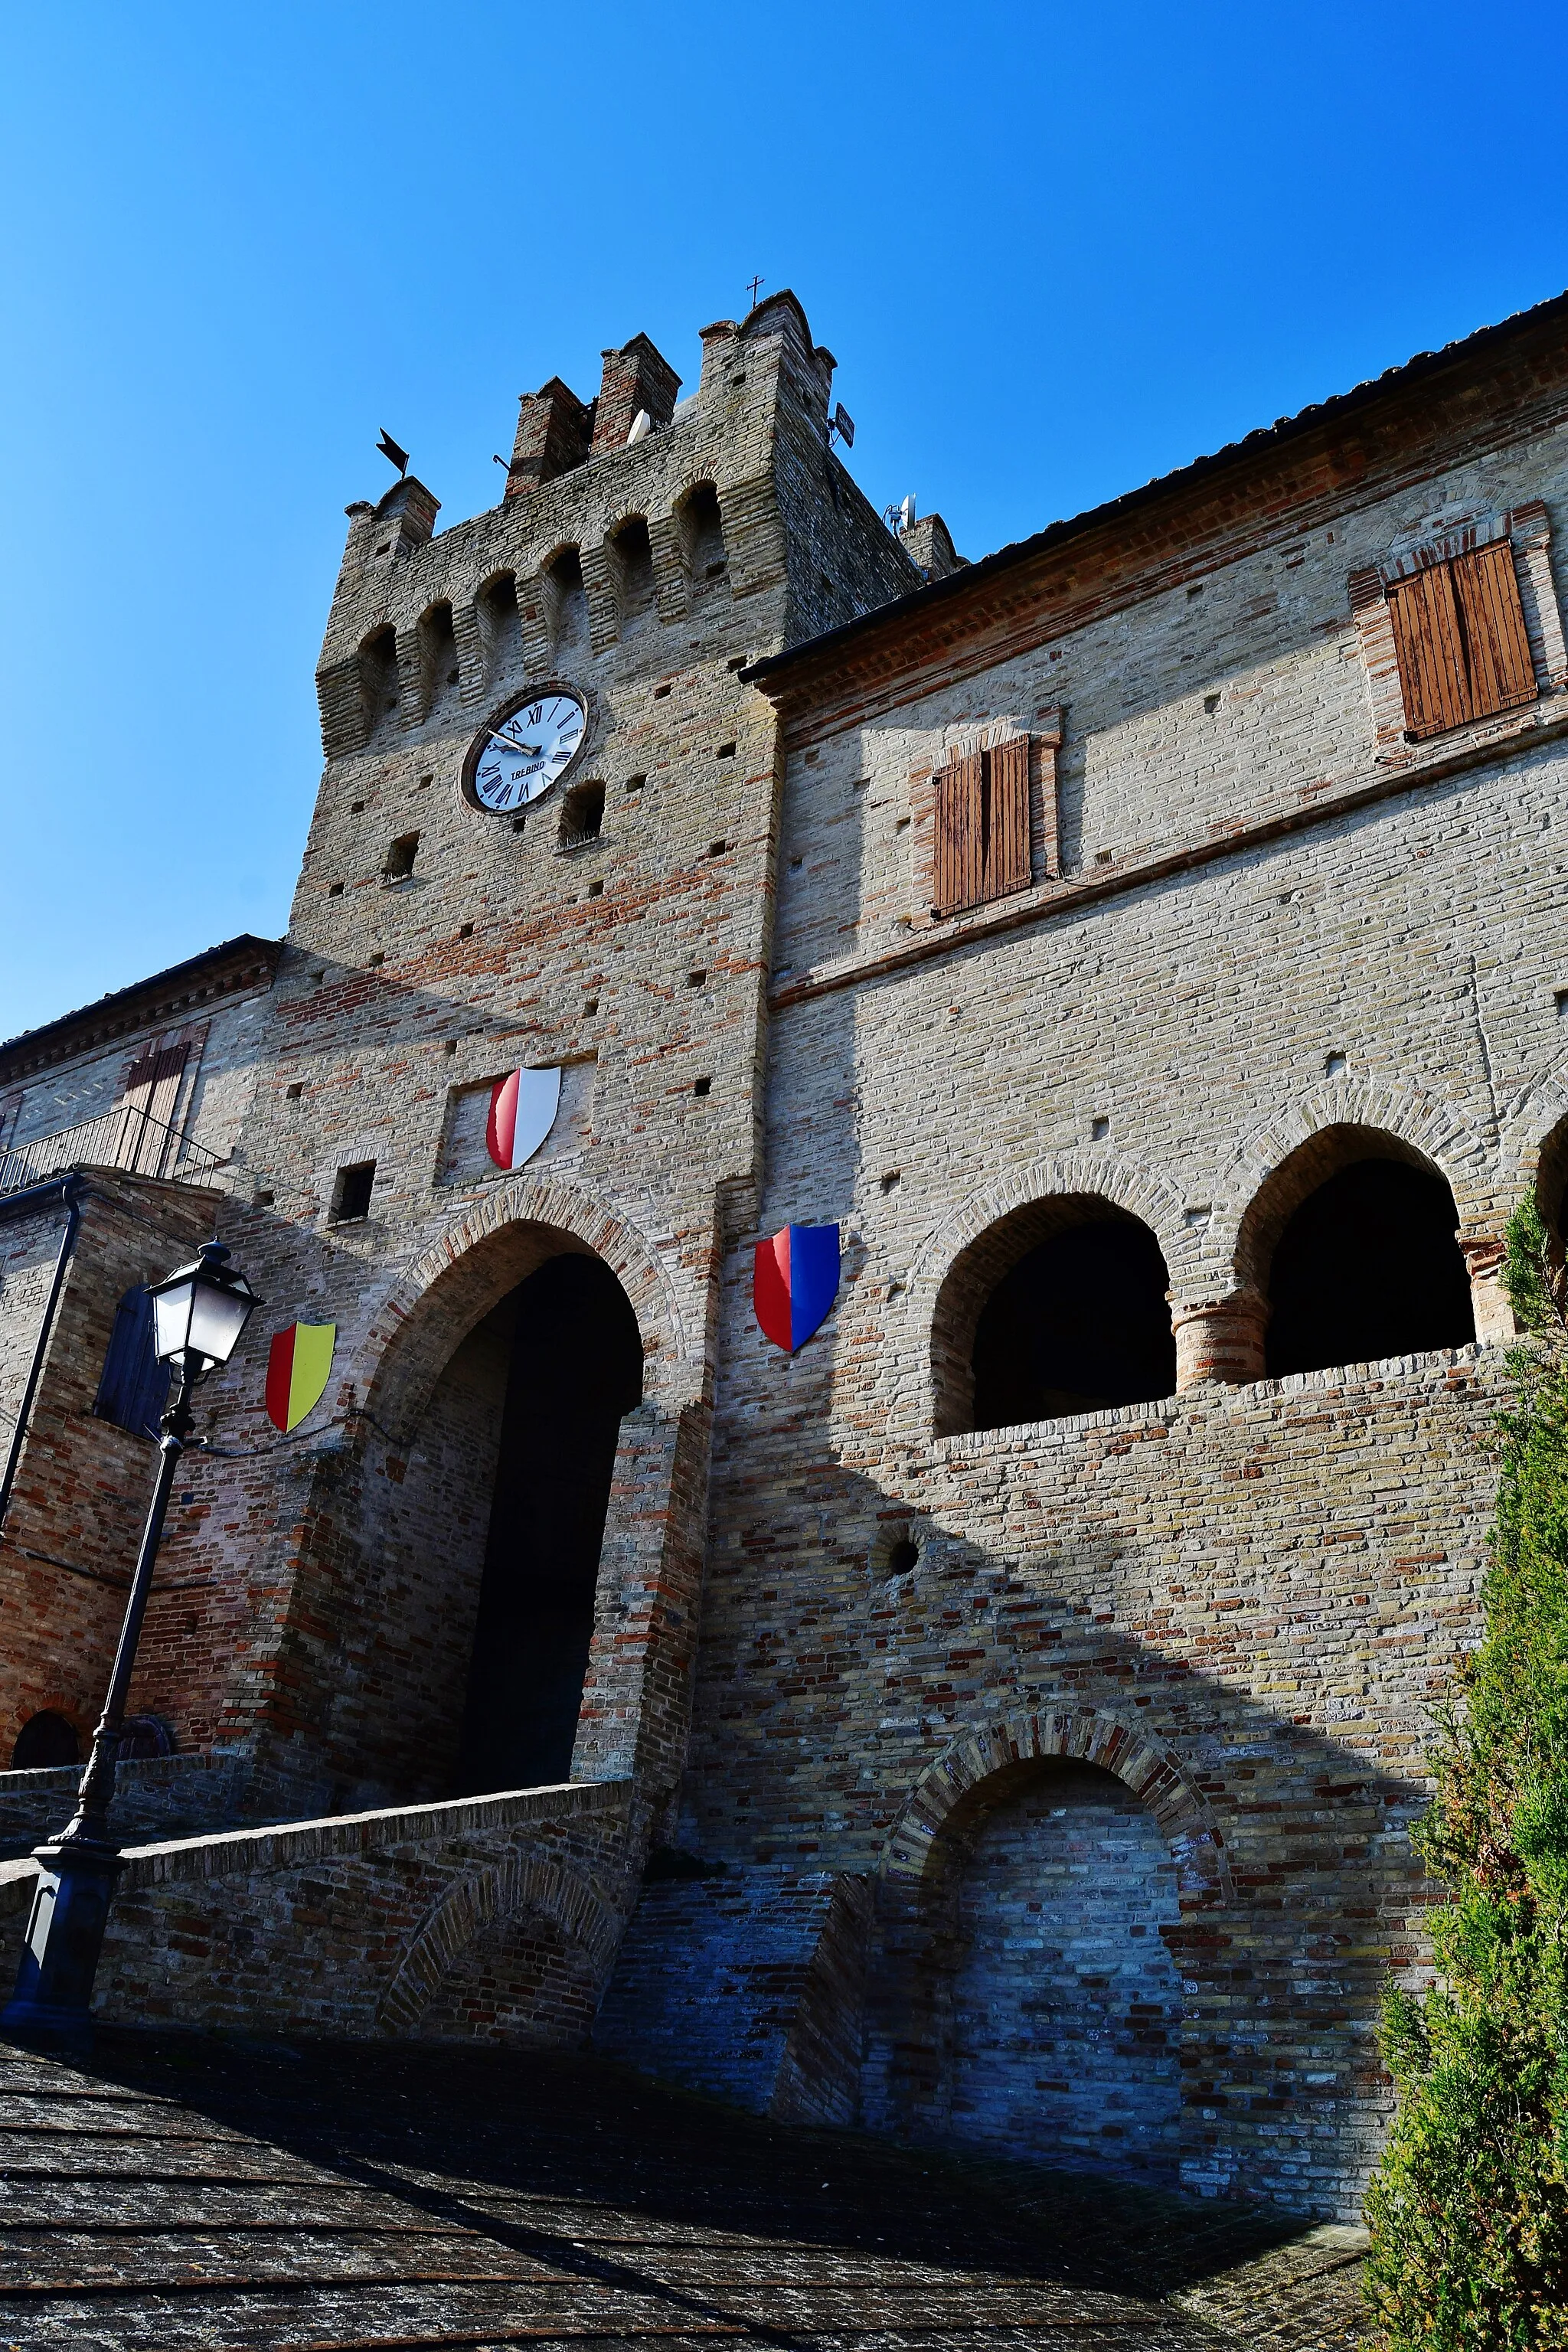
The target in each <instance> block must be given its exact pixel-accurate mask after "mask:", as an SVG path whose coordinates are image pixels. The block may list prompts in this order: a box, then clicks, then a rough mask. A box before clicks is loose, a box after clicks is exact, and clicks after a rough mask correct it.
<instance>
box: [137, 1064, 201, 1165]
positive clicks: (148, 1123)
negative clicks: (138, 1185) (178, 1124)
mask: <svg viewBox="0 0 1568 2352" xmlns="http://www.w3.org/2000/svg"><path fill="white" fill-rule="evenodd" d="M190 1052H191V1049H190V1045H189V1043H188V1042H182V1043H181V1044H179V1045H162V1046H160V1045H149V1046H148V1047H147V1048H146V1050H145V1052H144V1053H142V1054H140V1055H138V1056H137V1058H136V1059H135V1061H133V1062H132V1065H131V1067H130V1068H129V1069H128V1070H127V1071H126V1073H125V1085H124V1087H123V1088H122V1090H121V1101H122V1102H123V1104H124V1105H125V1107H126V1108H127V1110H128V1111H129V1112H130V1113H131V1116H130V1117H129V1118H127V1119H126V1121H125V1125H124V1129H123V1131H122V1135H121V1165H122V1166H124V1167H126V1168H132V1169H134V1170H135V1171H137V1173H138V1174H140V1175H143V1176H165V1175H167V1174H168V1173H169V1171H170V1170H171V1169H172V1168H173V1166H174V1159H175V1156H176V1154H177V1152H178V1149H179V1146H178V1140H177V1139H176V1138H175V1137H174V1136H173V1135H172V1134H171V1133H170V1129H172V1128H173V1126H174V1108H175V1106H176V1104H177V1103H178V1101H179V1098H180V1084H181V1081H182V1079H183V1078H184V1075H185V1064H186V1062H187V1061H188V1060H189V1059H190Z"/></svg>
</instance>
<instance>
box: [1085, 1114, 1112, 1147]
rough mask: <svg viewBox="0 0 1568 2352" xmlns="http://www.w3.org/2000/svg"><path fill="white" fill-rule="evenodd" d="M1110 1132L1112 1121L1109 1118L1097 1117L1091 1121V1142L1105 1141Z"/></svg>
mask: <svg viewBox="0 0 1568 2352" xmlns="http://www.w3.org/2000/svg"><path fill="white" fill-rule="evenodd" d="M1109 1135H1110V1120H1109V1119H1108V1118H1097V1119H1094V1120H1092V1121H1091V1122H1090V1124H1089V1141H1090V1142H1091V1143H1103V1142H1104V1141H1105V1139H1106V1138H1107V1137H1108V1136H1109Z"/></svg>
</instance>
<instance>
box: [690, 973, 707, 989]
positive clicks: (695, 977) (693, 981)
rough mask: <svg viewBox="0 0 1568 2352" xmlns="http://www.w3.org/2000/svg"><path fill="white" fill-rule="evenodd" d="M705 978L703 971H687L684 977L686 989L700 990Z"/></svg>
mask: <svg viewBox="0 0 1568 2352" xmlns="http://www.w3.org/2000/svg"><path fill="white" fill-rule="evenodd" d="M707 977H708V974H707V973H706V972H705V971H689V972H688V973H687V975H686V985H687V987H688V988H700V987H701V985H702V983H703V982H704V981H705V980H706V979H707Z"/></svg>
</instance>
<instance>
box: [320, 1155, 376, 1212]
mask: <svg viewBox="0 0 1568 2352" xmlns="http://www.w3.org/2000/svg"><path fill="white" fill-rule="evenodd" d="M374 1182H375V1162H374V1160H360V1161H359V1162H358V1163H357V1164H356V1165H355V1166H354V1167H353V1168H340V1169H339V1171H338V1181H337V1182H336V1183H335V1184H334V1185H333V1187H332V1208H331V1221H332V1223H333V1224H334V1225H353V1224H357V1223H359V1222H360V1221H361V1219H362V1218H364V1217H368V1216H369V1214H370V1193H371V1187H372V1185H373V1184H374Z"/></svg>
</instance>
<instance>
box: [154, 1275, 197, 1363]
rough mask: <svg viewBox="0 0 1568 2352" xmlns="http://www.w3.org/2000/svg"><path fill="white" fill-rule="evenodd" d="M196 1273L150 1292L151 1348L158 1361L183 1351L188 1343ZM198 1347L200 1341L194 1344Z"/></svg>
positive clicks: (165, 1359)
mask: <svg viewBox="0 0 1568 2352" xmlns="http://www.w3.org/2000/svg"><path fill="white" fill-rule="evenodd" d="M195 1288H196V1282H195V1276H194V1275H190V1276H186V1278H185V1280H184V1282H176V1283H174V1284H173V1285H172V1286H170V1287H169V1288H168V1289H164V1290H155V1291H154V1292H153V1353H154V1354H155V1355H156V1356H157V1358H158V1360H159V1361H160V1362H161V1363H165V1362H167V1360H168V1359H169V1358H170V1357H171V1356H178V1355H181V1354H183V1353H184V1349H186V1348H187V1347H188V1346H189V1344H190V1325H191V1308H192V1305H193V1303H194V1297H195ZM196 1344H197V1345H198V1347H199V1346H200V1344H201V1343H200V1341H199V1340H198V1341H197V1343H196Z"/></svg>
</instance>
